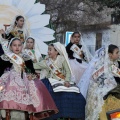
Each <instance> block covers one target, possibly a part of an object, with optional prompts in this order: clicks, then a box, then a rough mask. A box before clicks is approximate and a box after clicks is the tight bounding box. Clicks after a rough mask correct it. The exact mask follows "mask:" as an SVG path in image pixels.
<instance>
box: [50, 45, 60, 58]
mask: <svg viewBox="0 0 120 120" xmlns="http://www.w3.org/2000/svg"><path fill="white" fill-rule="evenodd" d="M57 55H58V52H57V51H56V50H55V48H54V47H53V46H48V56H49V57H50V58H55V57H57Z"/></svg>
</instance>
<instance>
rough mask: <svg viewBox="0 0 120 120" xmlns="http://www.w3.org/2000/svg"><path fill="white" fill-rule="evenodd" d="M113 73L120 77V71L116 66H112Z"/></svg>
mask: <svg viewBox="0 0 120 120" xmlns="http://www.w3.org/2000/svg"><path fill="white" fill-rule="evenodd" d="M111 71H112V73H114V74H115V75H116V76H118V77H120V69H119V68H118V67H116V66H115V65H111Z"/></svg>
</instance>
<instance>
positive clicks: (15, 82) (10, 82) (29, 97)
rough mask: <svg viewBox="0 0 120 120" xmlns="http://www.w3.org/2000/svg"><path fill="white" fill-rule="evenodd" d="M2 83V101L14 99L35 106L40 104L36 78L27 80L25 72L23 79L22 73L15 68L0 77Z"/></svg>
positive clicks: (0, 99) (0, 97) (0, 94)
mask: <svg viewBox="0 0 120 120" xmlns="http://www.w3.org/2000/svg"><path fill="white" fill-rule="evenodd" d="M0 85H1V86H3V87H4V89H3V90H2V91H1V93H0V102H2V101H3V100H6V101H10V100H13V101H14V102H17V103H21V104H25V105H30V104H32V105H34V107H38V106H39V105H40V100H39V97H38V94H37V88H36V86H35V83H34V80H31V81H29V80H27V78H26V75H25V73H24V74H23V79H21V76H20V74H18V73H17V72H15V71H14V70H11V71H9V72H6V73H4V74H3V75H2V76H1V77H0ZM6 87H7V88H6Z"/></svg>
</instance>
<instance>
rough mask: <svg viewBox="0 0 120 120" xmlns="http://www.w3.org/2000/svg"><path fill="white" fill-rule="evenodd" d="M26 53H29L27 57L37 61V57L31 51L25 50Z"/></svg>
mask: <svg viewBox="0 0 120 120" xmlns="http://www.w3.org/2000/svg"><path fill="white" fill-rule="evenodd" d="M25 52H26V53H27V55H28V56H29V57H30V58H31V59H32V60H34V59H35V55H34V54H33V52H32V51H31V50H29V49H25Z"/></svg>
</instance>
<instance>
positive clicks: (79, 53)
mask: <svg viewBox="0 0 120 120" xmlns="http://www.w3.org/2000/svg"><path fill="white" fill-rule="evenodd" d="M80 39H81V34H80V33H79V32H74V33H73V34H72V35H71V40H70V43H69V44H68V45H67V46H66V51H67V53H68V57H69V62H70V66H71V69H72V72H73V74H74V75H75V82H76V84H78V82H79V81H80V79H81V77H82V75H83V73H84V71H85V70H86V68H87V66H88V65H87V59H86V58H87V56H86V54H85V51H83V46H82V45H81V44H80Z"/></svg>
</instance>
